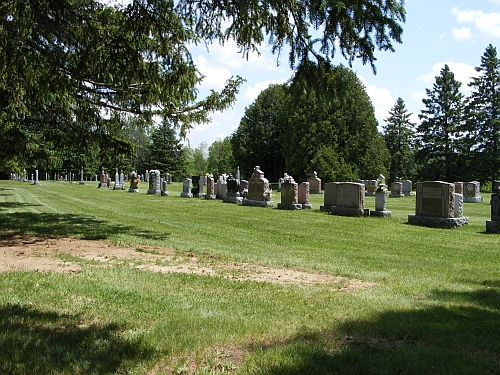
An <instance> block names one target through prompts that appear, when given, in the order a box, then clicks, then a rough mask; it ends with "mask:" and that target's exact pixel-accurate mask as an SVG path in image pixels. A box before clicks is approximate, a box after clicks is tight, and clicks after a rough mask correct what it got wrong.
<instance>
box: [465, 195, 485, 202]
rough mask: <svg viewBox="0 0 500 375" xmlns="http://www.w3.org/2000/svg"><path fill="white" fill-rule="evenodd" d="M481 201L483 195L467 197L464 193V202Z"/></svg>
mask: <svg viewBox="0 0 500 375" xmlns="http://www.w3.org/2000/svg"><path fill="white" fill-rule="evenodd" d="M482 201H483V197H481V196H478V197H468V196H465V195H464V202H469V203H479V202H482Z"/></svg>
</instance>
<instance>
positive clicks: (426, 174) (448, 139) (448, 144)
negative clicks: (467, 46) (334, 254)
mask: <svg viewBox="0 0 500 375" xmlns="http://www.w3.org/2000/svg"><path fill="white" fill-rule="evenodd" d="M460 86H461V83H460V82H459V81H457V80H456V79H455V75H454V74H453V72H452V71H451V70H450V68H449V66H448V65H445V66H444V68H443V69H441V72H440V75H439V76H437V77H436V81H435V83H434V85H433V87H432V89H426V92H427V96H428V98H427V99H422V102H423V103H424V104H425V108H426V109H423V110H422V112H421V114H420V115H419V118H420V120H421V121H422V122H421V124H420V125H419V126H418V128H417V132H418V140H419V143H420V149H419V151H418V159H419V162H420V163H421V165H420V167H421V170H420V178H422V179H428V180H444V181H448V182H453V181H454V180H456V179H457V178H458V168H457V167H458V166H457V154H458V149H459V143H460V140H461V137H462V120H463V109H464V98H463V94H462V93H461V92H460Z"/></svg>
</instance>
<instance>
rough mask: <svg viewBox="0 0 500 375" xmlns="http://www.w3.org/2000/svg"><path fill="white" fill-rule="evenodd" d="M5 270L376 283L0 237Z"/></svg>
mask: <svg viewBox="0 0 500 375" xmlns="http://www.w3.org/2000/svg"><path fill="white" fill-rule="evenodd" d="M0 257H1V261H0V272H5V271H39V272H58V273H66V272H79V271H80V270H81V269H82V268H83V267H98V266H107V267H113V266H115V265H118V264H121V265H124V264H125V265H128V266H130V267H134V268H137V269H142V270H145V271H151V272H162V273H170V272H177V273H187V274H197V275H206V276H213V277H224V278H227V279H232V280H238V281H257V282H270V283H277V284H294V285H317V284H323V285H331V286H332V287H334V288H335V289H336V290H339V291H353V290H360V289H366V288H369V287H372V286H375V285H377V284H375V283H370V282H364V281H361V280H350V279H347V278H343V277H336V276H332V275H328V274H320V273H312V272H307V271H302V270H294V269H290V268H284V267H266V266H262V265H259V264H256V263H235V262H225V261H223V260H221V259H219V258H218V257H217V256H213V255H209V254H201V255H198V256H195V255H194V254H191V253H178V252H176V251H175V250H174V249H171V248H163V247H152V246H143V245H139V246H137V247H122V246H115V245H112V244H110V243H107V242H104V241H90V240H82V239H76V238H55V237H43V238H40V237H20V236H14V237H8V238H0Z"/></svg>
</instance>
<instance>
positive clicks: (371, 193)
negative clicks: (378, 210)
mask: <svg viewBox="0 0 500 375" xmlns="http://www.w3.org/2000/svg"><path fill="white" fill-rule="evenodd" d="M374 195H375V193H374V192H373V191H366V192H365V196H366V197H373V196H374Z"/></svg>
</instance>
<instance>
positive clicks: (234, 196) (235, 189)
mask: <svg viewBox="0 0 500 375" xmlns="http://www.w3.org/2000/svg"><path fill="white" fill-rule="evenodd" d="M226 189H227V191H226V194H225V195H224V196H223V197H222V201H223V202H225V203H241V202H242V201H243V197H242V196H241V193H240V182H239V180H237V179H236V178H234V177H233V175H231V174H229V176H228V177H227V178H226Z"/></svg>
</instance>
